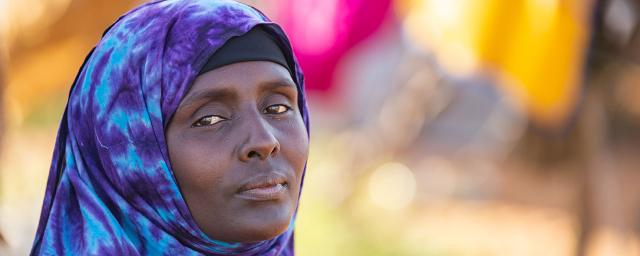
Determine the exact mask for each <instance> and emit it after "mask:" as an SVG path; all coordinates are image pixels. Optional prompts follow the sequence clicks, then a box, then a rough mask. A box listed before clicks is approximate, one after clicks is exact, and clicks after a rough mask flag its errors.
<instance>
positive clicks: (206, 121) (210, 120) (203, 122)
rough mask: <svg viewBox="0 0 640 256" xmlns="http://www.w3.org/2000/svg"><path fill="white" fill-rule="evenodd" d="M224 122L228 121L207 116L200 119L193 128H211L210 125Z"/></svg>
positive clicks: (218, 117)
mask: <svg viewBox="0 0 640 256" xmlns="http://www.w3.org/2000/svg"><path fill="white" fill-rule="evenodd" d="M224 120H226V119H225V118H223V117H220V116H215V115H211V116H205V117H203V118H200V119H198V121H196V122H195V123H193V124H192V125H191V126H192V127H200V126H209V125H214V124H217V123H219V122H220V121H224Z"/></svg>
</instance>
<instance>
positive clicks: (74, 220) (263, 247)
mask: <svg viewBox="0 0 640 256" xmlns="http://www.w3.org/2000/svg"><path fill="white" fill-rule="evenodd" d="M256 27H260V28H261V29H263V30H264V32H266V33H267V34H268V35H270V36H271V37H272V40H273V42H274V43H275V44H276V45H277V46H278V48H279V49H280V50H281V54H282V58H284V59H285V61H284V62H286V63H285V65H283V64H282V63H283V62H278V61H270V60H262V59H261V60H244V61H237V62H233V63H227V64H225V65H222V66H217V67H215V68H213V69H206V65H208V63H211V60H210V59H209V58H210V57H211V56H212V55H214V53H215V52H216V51H217V50H218V49H219V48H220V47H222V46H223V45H225V43H227V42H228V41H229V40H230V39H231V38H234V37H241V36H242V35H244V34H246V33H247V32H248V31H250V30H252V29H253V28H256ZM203 70H205V71H206V72H203ZM307 154H308V114H307V109H306V103H305V99H304V91H303V82H302V74H301V72H300V70H299V67H298V65H297V63H296V62H295V58H294V57H293V53H292V51H291V48H290V45H289V42H288V40H287V39H286V36H285V35H284V33H283V32H282V31H281V30H280V29H279V27H278V26H277V25H275V24H273V23H271V22H270V21H268V20H267V19H266V17H264V16H263V15H262V14H261V13H260V12H258V11H256V10H255V9H252V8H251V7H248V6H245V5H242V4H239V3H236V2H233V1H218V0H194V1H179V0H167V1H154V2H150V3H148V4H145V5H143V6H141V7H138V8H136V9H134V10H132V11H131V12H129V13H127V14H125V15H124V16H122V17H121V18H120V19H119V20H118V21H117V22H116V23H115V24H114V25H113V26H112V27H111V28H109V30H108V31H107V32H105V35H104V36H103V38H102V39H101V41H100V42H99V43H98V45H97V46H96V48H95V49H94V50H93V51H92V53H91V54H90V55H89V56H88V57H87V59H86V61H85V64H83V67H82V68H81V70H80V72H79V74H78V76H77V78H76V81H75V82H74V85H73V87H72V89H71V93H70V96H69V101H68V104H67V109H66V111H65V115H64V117H63V120H62V122H61V126H60V130H59V133H58V139H57V141H56V148H55V151H54V158H53V162H52V166H51V172H50V175H49V181H48V184H47V191H46V193H45V201H44V205H43V210H42V215H41V219H40V225H39V227H38V233H37V234H36V239H35V241H34V248H33V253H34V254H46V253H52V254H67V253H71V254H78V253H79V254H105V253H106V254H113V252H120V253H119V254H132V253H133V252H137V253H142V254H157V253H167V252H173V253H176V254H180V255H182V254H187V255H191V254H194V253H205V254H210V255H228V254H247V255H253V254H265V255H276V254H280V253H285V254H288V253H292V252H293V251H292V250H293V249H292V248H293V245H292V243H291V236H292V233H293V225H291V224H292V223H293V219H294V218H295V217H294V216H295V209H296V208H297V201H298V196H299V192H300V188H301V186H302V185H301V184H302V180H303V177H304V167H305V163H306V158H307ZM109 252H111V253H109Z"/></svg>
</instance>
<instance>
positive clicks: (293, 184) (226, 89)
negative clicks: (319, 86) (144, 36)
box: [166, 61, 309, 242]
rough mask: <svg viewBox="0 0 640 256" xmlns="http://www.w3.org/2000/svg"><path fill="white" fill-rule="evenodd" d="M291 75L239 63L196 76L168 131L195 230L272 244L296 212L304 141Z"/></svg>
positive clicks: (273, 67)
mask: <svg viewBox="0 0 640 256" xmlns="http://www.w3.org/2000/svg"><path fill="white" fill-rule="evenodd" d="M297 95H298V92H297V89H296V85H295V83H294V82H293V80H292V79H291V76H290V75H289V72H288V70H287V69H285V68H284V67H282V66H280V65H278V64H275V63H272V62H268V61H251V62H239V63H235V64H230V65H227V66H223V67H220V68H217V69H214V70H211V71H209V72H206V73H204V74H202V75H200V76H198V77H197V78H196V80H195V82H194V84H193V86H192V87H191V89H190V90H189V92H188V93H187V94H186V95H185V97H184V98H183V99H182V102H181V103H180V106H179V107H178V110H177V111H176V113H175V114H174V116H173V118H172V120H171V122H170V123H169V126H168V128H167V131H166V138H167V145H168V148H169V156H170V160H171V166H172V168H173V172H174V175H175V177H176V179H177V182H178V185H179V186H180V189H181V192H182V195H183V197H184V199H185V200H186V203H187V206H188V207H189V210H190V211H191V214H192V216H193V218H194V219H195V221H196V223H197V224H198V226H199V227H200V229H202V230H203V231H204V233H205V234H207V235H208V236H209V237H210V238H212V239H216V240H221V241H227V242H254V241H259V240H267V239H271V238H273V237H275V236H277V235H279V234H281V233H282V232H284V231H286V229H287V228H288V226H289V222H290V220H291V217H292V215H293V213H294V211H295V208H296V205H297V202H298V195H299V190H300V182H301V178H302V172H303V169H304V166H305V163H306V161H307V156H308V153H309V151H308V146H309V141H308V138H307V133H306V130H305V126H304V122H303V120H302V117H301V114H300V111H301V110H300V109H299V108H298V104H297V103H298V97H297Z"/></svg>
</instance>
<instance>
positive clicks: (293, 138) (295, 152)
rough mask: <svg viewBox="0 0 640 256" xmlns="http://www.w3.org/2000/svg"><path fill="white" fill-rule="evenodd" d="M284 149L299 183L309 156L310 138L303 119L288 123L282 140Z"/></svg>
mask: <svg viewBox="0 0 640 256" xmlns="http://www.w3.org/2000/svg"><path fill="white" fill-rule="evenodd" d="M280 143H281V144H282V145H281V147H282V151H283V154H284V155H285V157H286V158H287V159H288V161H289V162H290V164H291V165H292V167H293V168H294V170H295V172H296V176H297V177H296V178H297V179H298V183H299V182H300V180H301V178H302V172H303V171H304V166H305V164H306V163H307V159H308V157H309V138H308V136H307V131H306V129H305V127H304V123H303V122H302V119H298V120H296V121H295V122H292V123H290V124H288V129H286V131H285V132H284V133H283V137H282V139H281V142H280Z"/></svg>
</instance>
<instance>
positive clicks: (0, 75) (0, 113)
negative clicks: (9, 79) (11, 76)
mask: <svg viewBox="0 0 640 256" xmlns="http://www.w3.org/2000/svg"><path fill="white" fill-rule="evenodd" d="M1 39H2V38H0V43H1V42H2V40H1ZM4 65H5V64H4V55H3V54H2V51H0V157H1V156H2V145H3V143H2V142H3V140H2V137H3V135H4V127H5V120H4V118H5V116H4V84H5V80H6V79H5V74H4V72H5V68H4ZM1 178H2V173H0V184H2V179H1ZM1 196H2V194H0V197H1ZM0 218H1V217H0ZM5 245H6V242H5V240H4V237H3V236H2V231H1V230H0V247H4V246H5Z"/></svg>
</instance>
